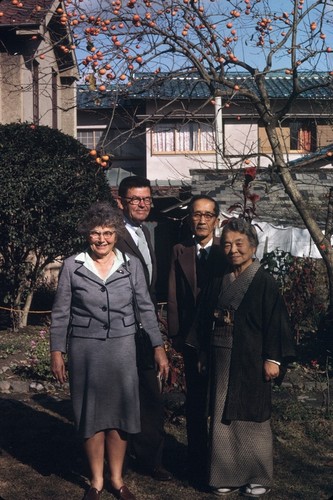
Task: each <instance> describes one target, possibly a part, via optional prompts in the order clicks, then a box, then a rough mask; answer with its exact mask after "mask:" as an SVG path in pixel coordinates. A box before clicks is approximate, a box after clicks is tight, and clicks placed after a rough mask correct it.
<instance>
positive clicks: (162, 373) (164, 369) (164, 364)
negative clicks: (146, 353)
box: [154, 345, 169, 380]
mask: <svg viewBox="0 0 333 500" xmlns="http://www.w3.org/2000/svg"><path fill="white" fill-rule="evenodd" d="M154 359H155V362H156V364H157V368H158V375H159V377H160V378H161V380H167V378H168V376H169V362H168V358H167V355H166V353H165V349H164V346H162V345H159V346H157V347H154Z"/></svg>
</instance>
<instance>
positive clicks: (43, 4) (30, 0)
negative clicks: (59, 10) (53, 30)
mask: <svg viewBox="0 0 333 500" xmlns="http://www.w3.org/2000/svg"><path fill="white" fill-rule="evenodd" d="M21 3H22V4H23V5H22V7H19V6H18V5H13V4H12V1H11V0H0V12H1V13H2V15H0V28H2V27H5V26H6V27H7V26H28V25H39V24H40V23H41V22H42V20H43V19H44V18H45V16H46V14H47V12H48V11H49V10H50V8H51V6H52V4H53V3H54V0H22V2H21ZM59 3H60V2H59ZM36 7H37V8H36Z"/></svg>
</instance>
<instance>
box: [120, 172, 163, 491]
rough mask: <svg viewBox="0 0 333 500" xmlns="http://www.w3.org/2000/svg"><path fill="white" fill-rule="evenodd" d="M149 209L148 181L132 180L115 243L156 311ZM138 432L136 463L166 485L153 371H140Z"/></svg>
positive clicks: (133, 447) (125, 186)
mask: <svg viewBox="0 0 333 500" xmlns="http://www.w3.org/2000/svg"><path fill="white" fill-rule="evenodd" d="M151 205H152V192H151V186H150V182H149V180H148V179H145V178H144V177H139V176H131V177H126V178H125V179H123V180H122V181H121V183H120V185H119V189H118V206H119V208H120V209H121V210H122V211H123V214H124V219H125V225H126V230H127V231H126V235H125V236H124V237H122V238H119V239H118V242H117V245H116V246H117V248H118V249H119V250H120V251H122V252H125V253H129V254H132V255H135V256H137V257H138V258H139V259H140V261H141V263H142V265H143V269H144V272H145V278H146V282H147V285H148V290H149V293H150V296H151V299H152V301H153V303H154V304H155V307H156V309H157V303H156V297H155V283H156V257H155V253H154V250H153V247H152V244H151V239H150V236H149V230H148V228H147V227H145V226H144V225H143V222H144V221H145V220H146V219H147V217H148V215H149V213H150V209H151ZM139 391H140V411H141V432H140V433H139V434H134V435H133V436H132V437H131V439H130V452H131V454H132V455H133V456H134V458H135V463H136V464H137V465H138V467H139V468H140V469H142V470H144V471H145V472H148V473H149V474H150V475H151V476H152V477H153V478H154V479H156V480H158V481H169V480H170V479H171V475H170V474H169V472H168V471H166V470H165V469H164V467H163V466H162V454H163V444H164V408H163V401H162V397H161V393H160V387H159V384H158V379H157V375H156V371H155V370H154V369H152V370H139Z"/></svg>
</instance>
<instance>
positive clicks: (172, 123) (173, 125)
mask: <svg viewBox="0 0 333 500" xmlns="http://www.w3.org/2000/svg"><path fill="white" fill-rule="evenodd" d="M194 125H196V126H197V130H193V129H192V130H190V131H189V132H190V138H189V142H190V143H191V144H195V143H197V144H198V146H199V147H198V148H196V149H177V147H179V144H180V143H181V140H182V139H181V128H182V127H185V126H190V127H193V126H194ZM159 126H160V127H163V129H164V130H161V131H160V133H163V132H166V131H167V130H166V129H167V128H170V131H172V132H173V149H172V150H167V149H163V150H156V149H155V147H156V143H157V141H156V139H155V138H154V135H155V134H156V128H157V127H159ZM204 126H207V127H209V129H210V130H206V131H203V130H202V129H203V127H204ZM203 132H207V133H208V132H211V133H212V139H211V140H212V141H213V142H214V145H215V140H216V139H215V130H214V125H213V123H212V122H211V121H209V120H207V121H186V122H183V121H180V120H169V121H165V122H164V121H160V122H158V123H155V124H154V125H152V126H151V128H150V145H151V155H152V156H161V155H186V154H187V155H189V154H192V155H198V154H200V155H201V154H207V155H211V154H215V153H216V150H215V149H201V147H202V139H201V137H202V134H203ZM194 134H197V137H195V135H194Z"/></svg>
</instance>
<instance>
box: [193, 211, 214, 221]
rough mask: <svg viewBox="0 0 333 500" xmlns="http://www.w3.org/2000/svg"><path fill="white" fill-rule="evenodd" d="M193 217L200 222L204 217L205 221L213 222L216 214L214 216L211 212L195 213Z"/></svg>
mask: <svg viewBox="0 0 333 500" xmlns="http://www.w3.org/2000/svg"><path fill="white" fill-rule="evenodd" d="M191 217H192V219H193V220H200V219H201V218H202V217H203V218H204V219H205V220H212V219H213V218H214V217H216V215H215V214H212V213H211V212H194V213H193V214H191Z"/></svg>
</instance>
